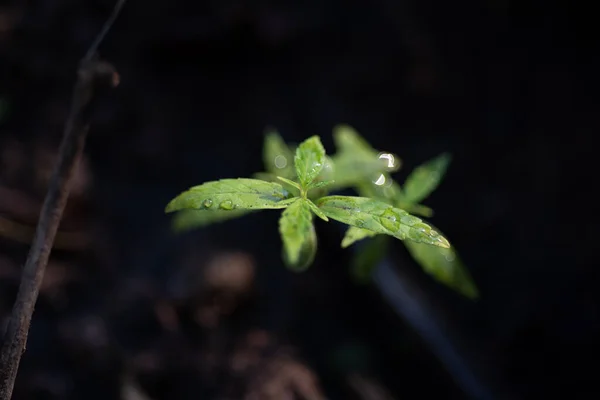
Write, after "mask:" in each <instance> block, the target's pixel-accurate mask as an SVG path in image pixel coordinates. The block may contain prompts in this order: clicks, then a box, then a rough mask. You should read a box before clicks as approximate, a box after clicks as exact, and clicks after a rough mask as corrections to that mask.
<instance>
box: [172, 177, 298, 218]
mask: <svg viewBox="0 0 600 400" xmlns="http://www.w3.org/2000/svg"><path fill="white" fill-rule="evenodd" d="M287 197H288V192H287V191H286V190H285V189H284V188H283V186H281V185H280V184H278V183H274V182H266V181H263V180H259V179H247V178H239V179H221V180H218V181H212V182H206V183H204V184H202V185H199V186H194V187H192V188H190V189H189V190H187V191H185V192H183V193H181V194H180V195H179V196H177V197H175V198H174V199H173V200H171V202H170V203H169V204H168V205H167V207H166V208H165V212H167V213H169V212H173V211H179V210H183V209H190V208H191V209H201V210H207V211H211V210H224V211H231V210H234V209H248V210H253V209H277V208H285V207H287V205H288V204H289V201H287V202H286V201H285V200H286V199H287Z"/></svg>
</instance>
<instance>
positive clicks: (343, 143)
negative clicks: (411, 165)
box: [334, 125, 479, 298]
mask: <svg viewBox="0 0 600 400" xmlns="http://www.w3.org/2000/svg"><path fill="white" fill-rule="evenodd" d="M334 140H335V142H336V147H338V148H339V149H340V150H339V152H340V153H341V155H343V154H347V155H348V157H351V155H352V154H369V155H371V156H372V155H374V154H380V157H381V153H378V152H377V151H376V150H375V149H373V148H371V146H370V145H369V144H368V143H367V142H366V141H365V140H364V139H362V138H361V137H360V135H359V134H358V133H357V132H356V131H355V130H354V129H352V128H351V127H349V126H347V125H341V126H338V127H336V128H335V129H334ZM384 154H385V153H384ZM388 159H389V156H388ZM450 161H451V157H450V155H449V154H448V153H443V154H441V155H439V156H437V157H435V158H433V159H432V160H429V161H427V162H425V163H424V164H422V165H420V166H418V167H417V168H415V169H414V170H413V171H412V172H411V173H410V174H409V175H408V177H407V178H406V180H405V181H404V184H403V185H402V186H400V184H398V183H397V182H396V181H394V180H393V179H392V178H391V177H390V175H389V174H386V173H384V172H382V173H381V174H380V175H379V177H378V178H377V179H376V180H374V179H373V178H372V175H371V176H364V177H362V178H358V179H354V180H353V181H351V185H352V187H353V189H354V190H355V191H356V192H357V193H358V194H359V195H360V196H364V197H370V198H375V199H378V200H381V201H384V202H386V203H389V204H391V205H393V206H395V207H397V208H400V209H404V210H407V211H408V212H410V213H412V214H415V215H419V216H422V217H431V216H432V215H433V210H432V209H431V208H429V207H427V206H425V205H423V204H421V202H422V201H423V200H425V199H426V198H427V197H429V195H430V194H431V193H432V192H433V191H434V190H435V189H436V188H437V187H438V185H439V184H440V182H441V181H442V178H443V177H444V175H445V173H446V170H447V168H448V165H449V164H450ZM396 162H398V163H400V161H399V160H397V159H396ZM374 181H375V183H373V182H374ZM428 223H429V222H428ZM429 225H430V226H431V227H432V228H433V229H435V230H436V231H437V232H440V233H441V231H440V230H439V229H438V228H436V227H434V226H433V225H432V224H431V223H429ZM376 235H377V234H376V233H373V232H372V231H369V230H365V229H360V228H357V227H350V228H349V229H348V230H347V231H346V235H345V237H344V239H343V241H342V247H348V246H350V245H352V244H353V243H355V242H357V241H360V240H362V239H366V238H371V239H369V240H368V242H367V243H366V244H365V245H364V247H363V248H362V249H361V252H359V253H358V255H357V257H356V258H355V259H354V263H353V271H354V273H355V275H356V276H357V277H358V278H367V277H368V276H369V275H370V272H371V270H372V269H373V267H374V266H375V265H376V264H377V262H379V261H380V260H381V258H383V256H384V254H385V252H386V248H387V245H388V238H385V237H375V236H376ZM403 244H404V245H405V246H406V249H407V250H408V252H409V253H410V255H411V256H412V258H413V259H414V260H415V261H416V262H417V263H418V264H419V265H421V267H422V268H423V270H424V271H425V272H427V273H428V274H430V275H432V276H433V277H434V278H435V279H437V280H438V281H440V282H442V283H444V284H446V285H447V286H449V287H451V288H453V289H455V290H457V291H458V292H460V293H462V294H463V295H465V296H467V297H470V298H476V297H478V295H479V293H478V290H477V287H476V286H475V283H474V282H473V279H472V278H471V276H470V274H469V272H468V270H467V268H466V267H465V266H464V264H463V263H462V260H461V259H460V257H459V255H458V254H457V252H456V249H455V248H454V247H453V246H449V247H432V246H427V245H423V244H421V243H417V242H414V241H404V242H403Z"/></svg>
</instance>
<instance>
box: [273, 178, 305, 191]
mask: <svg viewBox="0 0 600 400" xmlns="http://www.w3.org/2000/svg"><path fill="white" fill-rule="evenodd" d="M277 179H279V180H280V181H281V182H284V183H287V184H288V185H290V186H292V187H295V188H296V189H298V190H301V188H300V184H299V183H298V182H294V181H292V180H290V179H287V178H284V177H283V176H278V177H277Z"/></svg>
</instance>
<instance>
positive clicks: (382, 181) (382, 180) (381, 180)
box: [373, 174, 385, 186]
mask: <svg viewBox="0 0 600 400" xmlns="http://www.w3.org/2000/svg"><path fill="white" fill-rule="evenodd" d="M373 183H374V184H376V185H377V186H381V185H383V184H385V175H383V174H381V175H379V178H377V180H376V181H375V182H373Z"/></svg>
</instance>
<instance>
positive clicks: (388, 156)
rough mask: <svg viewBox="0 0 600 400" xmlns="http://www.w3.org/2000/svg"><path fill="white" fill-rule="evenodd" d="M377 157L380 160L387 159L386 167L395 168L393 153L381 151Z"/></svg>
mask: <svg viewBox="0 0 600 400" xmlns="http://www.w3.org/2000/svg"><path fill="white" fill-rule="evenodd" d="M379 159H380V160H387V167H388V168H395V167H396V159H395V158H394V155H393V154H390V153H381V154H380V155H379ZM384 179H385V178H384Z"/></svg>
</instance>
